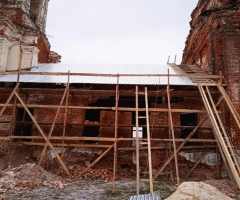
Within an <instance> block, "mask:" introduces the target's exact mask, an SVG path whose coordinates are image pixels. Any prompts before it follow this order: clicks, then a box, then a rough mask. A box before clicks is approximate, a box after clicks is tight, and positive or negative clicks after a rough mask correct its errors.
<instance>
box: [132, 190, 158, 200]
mask: <svg viewBox="0 0 240 200" xmlns="http://www.w3.org/2000/svg"><path fill="white" fill-rule="evenodd" d="M129 200H161V196H160V191H155V192H153V193H150V194H143V195H135V196H131V197H130V198H129Z"/></svg>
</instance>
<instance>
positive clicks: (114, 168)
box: [112, 77, 119, 193]
mask: <svg viewBox="0 0 240 200" xmlns="http://www.w3.org/2000/svg"><path fill="white" fill-rule="evenodd" d="M115 98H116V99H115V107H116V110H115V130H114V139H115V142H114V158H113V184H112V193H115V180H116V175H117V138H118V100H119V77H117V85H116V97H115Z"/></svg>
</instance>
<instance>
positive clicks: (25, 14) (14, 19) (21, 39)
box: [0, 0, 50, 71]
mask: <svg viewBox="0 0 240 200" xmlns="http://www.w3.org/2000/svg"><path fill="white" fill-rule="evenodd" d="M48 1H49V0H0V71H13V70H18V69H19V68H21V69H31V68H33V67H36V66H37V63H38V62H40V63H47V62H49V55H50V44H49V42H48V40H47V38H46V35H45V27H46V18H47V9H48Z"/></svg>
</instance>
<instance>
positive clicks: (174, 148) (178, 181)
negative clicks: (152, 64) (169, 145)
mask: <svg viewBox="0 0 240 200" xmlns="http://www.w3.org/2000/svg"><path fill="white" fill-rule="evenodd" d="M169 88H170V79H169V70H168V85H167V96H168V116H169V122H170V130H171V133H172V140H173V151H174V159H175V168H176V175H177V184H178V185H179V184H180V180H179V171H178V160H177V151H176V143H175V135H174V129H173V121H172V112H171V101H170V100H171V99H170V98H171V97H170V91H169V90H170V89H169Z"/></svg>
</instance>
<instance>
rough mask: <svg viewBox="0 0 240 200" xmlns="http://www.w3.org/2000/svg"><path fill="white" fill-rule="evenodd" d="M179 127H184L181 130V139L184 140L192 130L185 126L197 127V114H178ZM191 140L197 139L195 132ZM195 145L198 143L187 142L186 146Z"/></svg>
mask: <svg viewBox="0 0 240 200" xmlns="http://www.w3.org/2000/svg"><path fill="white" fill-rule="evenodd" d="M180 122H181V126H186V127H185V128H182V130H181V138H183V139H185V138H186V137H187V136H188V135H189V134H190V133H191V132H192V130H193V129H194V128H188V127H187V126H197V124H198V114H197V113H184V114H180ZM191 138H198V132H197V131H196V132H195V133H194V134H193V136H192V137H191ZM191 144H194V145H197V144H198V143H197V142H196V143H192V142H191V143H190V142H187V143H186V145H188V146H189V145H191Z"/></svg>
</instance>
